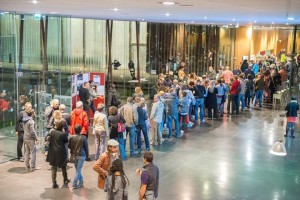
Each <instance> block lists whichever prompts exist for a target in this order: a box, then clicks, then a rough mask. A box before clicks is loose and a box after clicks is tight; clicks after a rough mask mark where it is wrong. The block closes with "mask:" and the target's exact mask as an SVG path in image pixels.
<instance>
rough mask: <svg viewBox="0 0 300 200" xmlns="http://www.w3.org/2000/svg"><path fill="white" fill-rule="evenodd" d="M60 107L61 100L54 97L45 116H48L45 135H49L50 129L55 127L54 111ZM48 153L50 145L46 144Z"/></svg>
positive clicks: (46, 152)
mask: <svg viewBox="0 0 300 200" xmlns="http://www.w3.org/2000/svg"><path fill="white" fill-rule="evenodd" d="M58 109H59V101H58V99H52V100H51V102H50V106H48V107H47V108H46V109H45V117H46V131H45V135H44V136H45V137H46V135H48V133H49V131H50V130H51V129H52V128H53V127H54V119H53V112H54V111H55V110H58ZM47 154H48V146H47V145H45V156H47Z"/></svg>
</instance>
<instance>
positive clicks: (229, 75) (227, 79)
mask: <svg viewBox="0 0 300 200" xmlns="http://www.w3.org/2000/svg"><path fill="white" fill-rule="evenodd" d="M222 77H223V78H224V80H225V83H226V84H229V83H230V79H231V78H233V73H232V71H230V70H229V66H226V67H225V70H224V71H223V73H222Z"/></svg>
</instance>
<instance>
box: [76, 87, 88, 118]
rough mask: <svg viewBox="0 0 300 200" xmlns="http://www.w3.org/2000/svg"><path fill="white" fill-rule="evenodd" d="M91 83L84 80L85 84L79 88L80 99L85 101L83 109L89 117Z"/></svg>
mask: <svg viewBox="0 0 300 200" xmlns="http://www.w3.org/2000/svg"><path fill="white" fill-rule="evenodd" d="M88 88H90V83H89V82H84V83H83V85H82V86H81V87H80V89H79V98H80V101H82V103H83V110H84V111H85V112H86V114H87V116H88V118H89V119H90V103H91V100H90V92H89V89H88Z"/></svg>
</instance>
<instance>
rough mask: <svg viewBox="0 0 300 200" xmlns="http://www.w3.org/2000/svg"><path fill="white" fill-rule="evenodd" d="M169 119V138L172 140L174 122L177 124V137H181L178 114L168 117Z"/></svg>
mask: <svg viewBox="0 0 300 200" xmlns="http://www.w3.org/2000/svg"><path fill="white" fill-rule="evenodd" d="M167 117H168V120H167V127H168V129H169V138H172V122H173V120H174V123H175V131H176V132H175V135H176V137H179V136H180V133H179V118H178V113H177V114H176V113H175V114H173V115H170V114H169V115H167Z"/></svg>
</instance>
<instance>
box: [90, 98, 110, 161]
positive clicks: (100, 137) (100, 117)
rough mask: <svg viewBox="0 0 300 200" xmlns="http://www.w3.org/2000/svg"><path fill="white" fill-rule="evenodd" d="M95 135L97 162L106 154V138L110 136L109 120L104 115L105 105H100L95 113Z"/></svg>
mask: <svg viewBox="0 0 300 200" xmlns="http://www.w3.org/2000/svg"><path fill="white" fill-rule="evenodd" d="M93 126H94V130H93V134H94V135H95V146H96V151H95V160H98V158H99V156H100V155H101V154H102V153H104V152H105V147H106V136H109V129H108V119H107V116H106V114H105V113H104V104H98V111H96V112H95V115H94V122H93Z"/></svg>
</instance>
